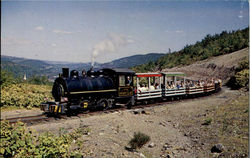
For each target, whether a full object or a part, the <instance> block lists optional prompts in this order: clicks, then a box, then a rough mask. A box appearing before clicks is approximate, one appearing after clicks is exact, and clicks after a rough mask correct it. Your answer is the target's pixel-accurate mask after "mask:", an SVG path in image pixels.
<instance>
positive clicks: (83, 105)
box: [40, 68, 135, 113]
mask: <svg viewBox="0 0 250 158" xmlns="http://www.w3.org/2000/svg"><path fill="white" fill-rule="evenodd" d="M134 74H135V72H134V71H132V70H129V69H119V68H116V69H109V68H106V69H100V70H94V69H90V70H89V71H88V72H87V73H86V72H85V71H84V70H83V71H82V73H81V75H79V72H78V71H76V70H72V71H71V72H70V74H69V69H68V68H62V74H59V77H58V78H56V79H55V82H54V85H53V88H52V95H53V97H54V99H55V102H46V103H42V104H41V106H40V107H41V109H42V110H43V111H45V112H49V113H66V112H67V111H71V110H84V109H89V108H96V107H101V108H103V109H108V108H111V107H113V106H115V105H116V104H117V103H121V104H126V106H131V105H133V104H134V98H133V81H132V82H131V81H130V80H128V79H132V76H134ZM121 80H123V81H125V83H124V85H121ZM129 82H130V83H129ZM128 83H129V84H128Z"/></svg>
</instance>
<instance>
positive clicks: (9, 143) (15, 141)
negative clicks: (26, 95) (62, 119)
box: [0, 121, 83, 157]
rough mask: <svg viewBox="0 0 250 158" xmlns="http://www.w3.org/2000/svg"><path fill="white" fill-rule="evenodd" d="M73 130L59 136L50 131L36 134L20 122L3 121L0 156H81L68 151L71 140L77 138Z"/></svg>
mask: <svg viewBox="0 0 250 158" xmlns="http://www.w3.org/2000/svg"><path fill="white" fill-rule="evenodd" d="M82 129H83V128H82ZM78 131H79V129H78ZM75 132H77V131H75ZM75 132H73V133H69V134H62V135H59V136H56V135H54V134H52V133H50V132H46V133H42V134H41V135H38V134H35V133H34V131H31V130H28V129H27V128H26V126H25V124H23V123H21V122H19V123H17V124H15V125H13V124H12V125H10V124H9V123H8V122H6V121H3V122H1V137H0V157H70V156H75V157H76V156H78V157H81V154H79V153H77V152H75V151H70V147H71V145H72V142H73V140H76V139H78V137H75ZM81 136H82V135H81Z"/></svg>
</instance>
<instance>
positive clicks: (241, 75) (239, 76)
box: [227, 59, 249, 89]
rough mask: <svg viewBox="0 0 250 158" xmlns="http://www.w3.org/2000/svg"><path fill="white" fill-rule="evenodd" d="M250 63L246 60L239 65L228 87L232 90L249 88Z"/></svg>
mask: <svg viewBox="0 0 250 158" xmlns="http://www.w3.org/2000/svg"><path fill="white" fill-rule="evenodd" d="M248 66H249V61H248V59H245V60H243V61H241V62H240V63H239V66H238V67H237V68H236V70H235V75H234V76H232V77H231V78H230V80H229V81H228V83H227V86H229V87H231V88H232V89H240V88H242V87H247V89H248V86H249V85H248V83H249V67H248Z"/></svg>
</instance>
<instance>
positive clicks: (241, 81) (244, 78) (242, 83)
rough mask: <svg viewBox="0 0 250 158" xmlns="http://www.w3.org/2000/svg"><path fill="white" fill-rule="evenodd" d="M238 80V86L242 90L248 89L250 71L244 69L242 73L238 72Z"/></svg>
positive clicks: (236, 75) (236, 76)
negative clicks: (242, 88) (243, 88)
mask: <svg viewBox="0 0 250 158" xmlns="http://www.w3.org/2000/svg"><path fill="white" fill-rule="evenodd" d="M235 78H236V86H237V87H239V88H241V87H246V86H247V85H248V82H249V69H244V70H242V71H240V72H237V73H236V74H235Z"/></svg>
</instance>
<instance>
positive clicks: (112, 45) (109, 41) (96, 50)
mask: <svg viewBox="0 0 250 158" xmlns="http://www.w3.org/2000/svg"><path fill="white" fill-rule="evenodd" d="M132 42H133V40H131V39H129V37H126V36H124V35H117V34H109V35H108V36H107V38H106V39H104V40H103V41H101V42H99V43H97V44H96V45H95V46H94V47H93V51H92V56H91V65H92V66H94V62H95V59H96V58H97V57H98V56H99V55H100V54H103V53H113V52H115V51H117V50H118V49H119V48H120V47H123V46H125V45H127V44H129V43H132Z"/></svg>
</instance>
